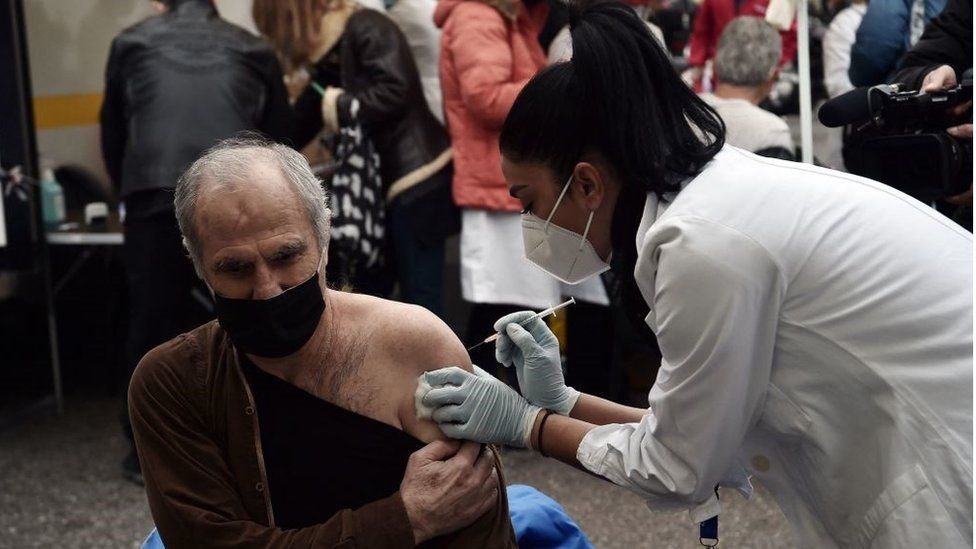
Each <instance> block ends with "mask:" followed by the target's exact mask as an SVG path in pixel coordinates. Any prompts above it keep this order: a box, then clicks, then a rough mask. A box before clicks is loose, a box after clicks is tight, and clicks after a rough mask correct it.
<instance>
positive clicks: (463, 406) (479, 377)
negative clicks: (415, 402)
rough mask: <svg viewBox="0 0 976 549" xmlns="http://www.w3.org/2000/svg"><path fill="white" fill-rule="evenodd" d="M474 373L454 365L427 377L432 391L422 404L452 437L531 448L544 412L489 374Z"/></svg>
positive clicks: (476, 371)
mask: <svg viewBox="0 0 976 549" xmlns="http://www.w3.org/2000/svg"><path fill="white" fill-rule="evenodd" d="M474 371H475V373H473V374H472V373H470V372H466V371H464V370H462V369H461V368H458V367H456V366H454V367H451V368H442V369H440V370H433V371H430V372H426V373H425V374H424V377H425V379H426V381H427V383H428V384H430V386H431V388H430V389H429V390H428V391H427V394H426V395H424V396H423V397H422V401H423V403H424V404H425V405H427V406H430V407H431V408H433V409H434V411H433V419H434V421H436V422H437V424H438V425H439V426H440V428H441V431H443V432H444V434H445V435H447V436H449V437H451V438H460V439H467V440H474V441H476V442H483V443H487V444H507V445H509V446H517V447H521V448H528V447H529V437H530V436H531V435H532V424H533V423H534V422H535V417H536V416H537V415H538V414H539V412H540V411H541V410H540V409H539V408H537V407H535V406H532V405H531V404H529V403H528V401H526V400H525V399H524V398H522V396H521V395H519V394H518V393H516V392H515V391H514V390H512V388H511V387H509V386H508V385H505V384H504V383H502V382H501V381H499V380H498V379H496V378H495V377H494V376H492V375H491V374H489V373H488V372H485V371H484V370H482V369H481V368H478V367H477V366H475V367H474Z"/></svg>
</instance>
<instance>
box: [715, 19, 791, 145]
mask: <svg viewBox="0 0 976 549" xmlns="http://www.w3.org/2000/svg"><path fill="white" fill-rule="evenodd" d="M781 47H782V44H781V41H780V36H779V33H778V32H776V30H775V29H773V27H771V26H770V25H769V23H767V22H766V21H765V20H763V19H760V18H758V17H749V16H742V17H736V18H735V19H733V20H732V22H731V23H729V24H728V25H726V26H725V30H723V31H722V36H721V38H719V41H718V48H717V50H716V53H715V78H716V84H715V92H714V93H703V94H701V98H702V99H704V100H705V102H706V103H708V104H709V105H710V106H711V107H712V108H713V109H715V110H716V111H717V112H718V115H719V116H721V117H722V120H723V121H724V122H725V142H726V143H728V144H729V145H732V146H734V147H739V148H740V149H745V150H747V151H750V152H754V153H756V154H759V155H762V156H771V157H774V158H783V159H786V160H793V159H794V152H793V138H792V136H791V135H790V127H789V126H788V125H787V124H786V121H785V120H783V119H782V118H780V117H778V116H776V115H775V114H773V113H771V112H769V111H766V110H763V109H761V108H759V107H758V105H759V104H760V103H762V102H763V101H764V100H765V99H766V97H767V96H769V90H771V89H772V88H773V84H775V83H776V74H777V68H776V67H777V63H779V58H780V49H781Z"/></svg>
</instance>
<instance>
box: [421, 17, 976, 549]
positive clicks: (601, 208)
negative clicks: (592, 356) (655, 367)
mask: <svg viewBox="0 0 976 549" xmlns="http://www.w3.org/2000/svg"><path fill="white" fill-rule="evenodd" d="M576 9H577V10H578V12H577V13H576V14H575V15H574V26H573V30H572V35H573V51H574V56H573V59H572V61H570V62H567V63H561V64H557V65H554V66H552V67H550V68H548V69H546V70H544V71H543V72H541V73H540V74H539V75H537V76H536V77H535V78H534V79H533V80H532V81H531V82H530V83H529V84H528V85H527V86H526V87H525V89H524V90H523V91H522V92H521V94H520V96H519V98H518V99H517V100H516V102H515V104H514V106H513V108H512V110H511V112H510V114H509V116H508V119H507V120H506V122H505V127H504V129H503V133H502V137H501V150H502V154H503V160H502V164H503V170H504V172H505V174H506V178H507V180H508V183H509V185H510V191H511V193H512V194H513V195H514V196H516V197H517V198H518V199H519V200H521V201H522V203H523V204H524V206H525V213H524V216H523V237H524V243H525V253H526V256H527V257H528V258H529V259H530V260H532V261H533V262H535V263H537V264H538V265H539V266H541V267H543V268H544V269H546V270H547V271H549V272H550V273H551V274H553V275H554V276H556V277H558V278H560V279H562V280H563V281H566V282H578V281H580V280H583V279H586V278H587V277H590V276H593V275H594V274H596V273H599V272H602V271H603V270H605V269H606V268H607V266H606V262H607V259H608V258H609V256H610V254H611V250H612V252H613V254H615V255H616V254H620V255H621V256H622V259H623V260H624V262H625V263H627V264H630V265H633V266H634V268H633V274H634V276H633V281H634V283H635V289H636V291H635V293H634V294H633V301H632V302H631V303H630V304H631V305H633V306H635V308H638V307H643V314H644V318H645V321H646V324H647V326H649V327H650V329H652V330H653V331H654V333H655V334H656V335H657V338H658V341H659V343H660V349H661V354H662V356H663V360H662V363H661V368H660V371H659V373H658V375H657V379H656V381H655V383H654V386H653V387H652V389H651V391H650V393H649V395H648V404H649V406H648V408H646V409H641V408H631V407H627V406H623V405H620V404H616V403H613V402H609V401H606V400H602V399H599V398H596V397H593V396H590V395H586V394H580V393H579V392H578V391H575V390H574V389H572V388H570V387H567V386H566V385H565V383H564V382H563V375H562V371H561V367H560V361H559V349H558V344H557V342H556V339H555V337H554V336H553V335H552V333H551V332H550V331H549V330H548V328H547V327H546V326H545V324H544V323H542V322H541V321H536V322H532V323H528V324H526V325H525V326H521V325H520V324H519V323H520V322H522V321H524V320H525V319H526V318H527V317H528V316H529V313H527V312H526V313H516V314H514V315H510V316H508V317H505V318H502V319H500V320H499V322H498V323H497V324H496V329H497V330H499V331H500V332H501V333H502V334H503V335H502V337H501V338H499V340H498V342H497V348H496V354H497V356H498V359H499V361H500V362H502V363H504V364H506V365H508V366H512V367H514V368H515V369H516V372H517V375H518V377H519V382H520V387H521V391H522V395H524V396H522V395H519V394H518V393H516V392H515V391H514V390H512V389H510V388H509V387H507V386H505V385H504V384H502V383H500V382H498V381H497V380H495V379H494V378H493V377H491V376H489V375H486V374H484V373H483V372H479V373H476V374H469V373H467V372H465V371H463V370H460V369H458V368H450V367H448V368H443V369H440V370H435V371H433V372H429V373H427V374H426V375H425V376H424V377H425V379H424V380H423V382H422V383H421V385H422V387H423V388H422V389H421V390H419V391H418V398H417V404H418V410H426V411H427V412H431V413H432V415H433V418H434V419H435V420H436V421H437V422H438V423H439V425H440V427H441V429H442V430H443V431H444V433H446V434H447V435H448V436H450V437H454V438H465V439H472V440H476V441H480V442H490V443H500V444H509V445H514V446H523V447H530V448H534V449H537V450H539V451H540V452H541V453H542V454H543V455H548V456H552V457H555V458H557V459H559V460H561V461H564V462H566V463H569V464H572V465H574V466H578V467H581V468H584V469H586V470H588V471H591V472H593V473H595V474H597V475H602V476H604V477H606V478H607V479H609V480H610V481H612V482H614V483H616V484H618V485H621V486H624V487H626V488H629V489H630V490H633V491H634V492H636V493H638V494H640V495H642V496H643V497H645V498H647V500H648V503H649V506H650V507H651V508H652V509H666V510H673V509H681V508H685V509H689V510H690V511H691V516H692V518H693V519H694V520H695V521H706V524H708V522H709V521H708V520H706V519H711V517H714V516H715V515H718V514H719V513H720V511H721V506H720V503H719V501H718V499H717V493H718V489H717V487H718V486H725V487H733V488H735V489H737V490H738V491H739V492H741V493H743V494H745V495H748V494H749V493H750V492H751V487H752V485H751V481H752V480H753V479H756V480H758V481H759V482H761V483H762V484H764V485H765V486H766V487H767V488H768V489H769V491H770V492H771V493H772V494H773V496H774V497H775V499H776V501H777V502H778V503H779V505H780V506H781V508H782V510H783V512H784V514H785V515H786V517H787V519H788V520H789V522H790V524H791V525H792V529H793V533H794V538H795V541H796V543H797V544H798V545H799V546H801V547H816V548H830V547H845V548H847V547H851V548H918V547H972V543H973V529H972V521H971V512H972V503H973V499H972V486H973V484H972V457H973V456H972V432H973V424H972V410H973V395H972V385H973V377H972V375H973V336H972V334H973V322H972V318H973V308H972V287H973V271H972V265H973V251H972V244H973V242H972V236H971V235H970V234H969V233H967V232H965V231H963V230H962V229H960V228H959V227H957V226H956V225H955V224H954V223H952V222H951V221H950V220H948V219H947V218H945V217H943V216H942V215H940V214H939V213H938V212H936V211H935V210H933V209H931V208H929V207H927V206H925V205H924V204H921V203H919V202H917V201H915V200H914V199H912V198H910V197H908V196H906V195H904V194H902V193H900V192H898V191H896V190H893V189H891V188H889V187H886V186H884V185H882V184H879V183H877V182H874V181H870V180H867V179H864V178H860V177H856V176H852V175H848V174H844V173H840V172H835V171H830V170H826V169H821V168H817V167H813V166H809V165H805V164H799V163H791V162H786V161H780V160H774V159H767V158H762V157H759V156H755V155H753V154H750V153H748V152H745V151H742V150H740V149H736V148H734V147H730V146H726V145H724V143H723V132H724V129H723V127H722V124H721V121H720V119H719V118H718V117H717V116H716V114H715V113H714V112H713V111H712V110H711V109H710V108H708V107H707V106H706V105H705V104H704V103H702V102H701V100H700V99H698V98H697V97H695V96H694V95H693V94H692V92H691V91H690V90H688V89H687V88H686V87H684V86H683V84H682V83H681V80H680V77H679V76H678V75H677V74H676V73H675V72H674V71H673V69H672V68H671V67H670V64H669V61H668V59H667V56H666V55H665V53H664V52H663V51H661V49H660V47H659V46H658V45H657V44H656V43H655V41H654V39H653V38H652V37H651V35H650V34H649V33H648V32H647V28H646V27H645V26H644V25H643V23H641V21H640V20H639V19H638V18H637V17H636V16H635V15H634V14H633V11H632V10H630V9H629V8H626V7H624V6H623V5H621V4H619V3H616V2H612V1H608V0H593V1H592V2H591V3H588V4H586V5H582V6H576Z"/></svg>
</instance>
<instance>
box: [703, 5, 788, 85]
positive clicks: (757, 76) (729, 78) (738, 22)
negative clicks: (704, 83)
mask: <svg viewBox="0 0 976 549" xmlns="http://www.w3.org/2000/svg"><path fill="white" fill-rule="evenodd" d="M782 48H783V46H782V44H781V42H780V37H779V33H778V32H776V29H774V28H773V27H772V26H770V24H769V23H767V22H766V21H765V20H764V19H760V18H758V17H749V16H741V17H736V18H735V19H733V20H732V21H731V22H730V23H729V24H728V25H726V26H725V30H723V31H722V37H721V38H719V41H718V49H717V53H716V54H715V74H716V76H718V79H719V81H721V82H724V83H726V84H732V85H735V86H749V87H754V86H761V85H763V84H765V83H766V82H767V81H768V80H769V77H770V76H772V75H773V70H774V69H775V68H776V65H777V63H779V57H780V52H781V51H782Z"/></svg>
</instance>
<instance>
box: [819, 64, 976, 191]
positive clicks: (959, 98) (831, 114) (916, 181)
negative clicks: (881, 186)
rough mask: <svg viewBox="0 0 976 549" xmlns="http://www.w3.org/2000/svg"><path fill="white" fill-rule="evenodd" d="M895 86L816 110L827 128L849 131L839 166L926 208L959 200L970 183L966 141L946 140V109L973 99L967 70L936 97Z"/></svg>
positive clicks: (950, 123)
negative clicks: (946, 200) (942, 201)
mask: <svg viewBox="0 0 976 549" xmlns="http://www.w3.org/2000/svg"><path fill="white" fill-rule="evenodd" d="M902 87H903V85H901V84H882V85H879V86H874V87H871V88H858V89H855V90H851V91H849V92H847V93H845V94H843V95H840V96H838V97H835V98H834V99H831V100H830V101H827V102H826V103H824V104H823V106H822V107H820V112H819V117H820V121H821V122H822V123H823V124H824V125H825V126H827V127H831V128H835V127H839V126H849V129H848V130H847V132H846V133H845V136H844V148H843V155H844V163H845V164H846V166H847V169H848V171H850V172H851V173H853V174H857V175H861V176H864V177H868V178H871V179H874V180H877V181H880V182H882V183H885V184H886V185H889V186H891V187H894V188H896V189H898V190H900V191H902V192H904V193H906V194H908V195H911V196H913V197H915V198H917V199H918V200H920V201H922V202H925V203H927V204H931V203H933V202H935V201H936V200H939V199H942V198H945V197H947V196H954V195H957V194H960V193H962V192H964V191H966V190H967V189H969V186H970V185H971V184H972V181H973V168H972V166H973V144H972V140H970V139H966V140H960V139H956V138H954V137H952V136H951V135H949V134H948V133H947V132H946V131H945V129H946V128H947V127H950V126H954V125H958V124H962V123H965V122H971V121H972V118H971V110H970V111H969V113H967V116H968V117H969V118H966V119H965V120H953V119H952V117H951V116H950V113H949V111H950V109H952V108H954V107H957V106H959V105H963V104H964V103H966V102H967V101H971V100H972V99H973V70H972V69H969V70H967V71H966V72H965V73H964V74H963V78H962V83H961V84H959V85H957V86H956V87H954V88H952V89H949V90H943V91H938V92H929V93H922V92H920V91H917V90H910V91H909V90H903V89H902Z"/></svg>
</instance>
